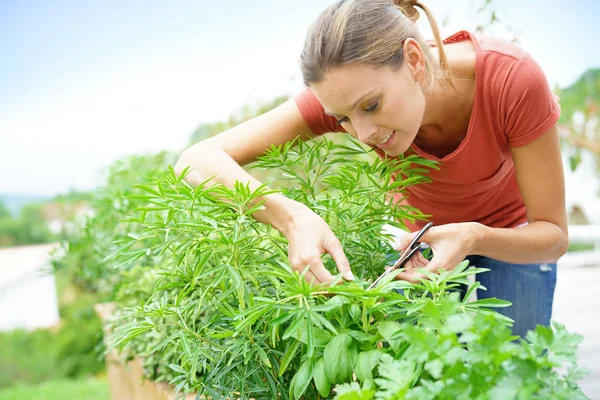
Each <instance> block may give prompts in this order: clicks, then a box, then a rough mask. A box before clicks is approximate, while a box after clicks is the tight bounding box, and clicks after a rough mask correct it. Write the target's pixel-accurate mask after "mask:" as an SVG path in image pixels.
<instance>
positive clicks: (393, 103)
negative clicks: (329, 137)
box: [311, 62, 425, 157]
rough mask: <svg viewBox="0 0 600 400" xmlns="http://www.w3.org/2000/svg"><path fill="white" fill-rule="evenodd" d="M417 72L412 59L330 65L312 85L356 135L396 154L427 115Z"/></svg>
mask: <svg viewBox="0 0 600 400" xmlns="http://www.w3.org/2000/svg"><path fill="white" fill-rule="evenodd" d="M418 73H419V71H418V69H415V68H413V66H411V64H410V63H408V62H404V63H403V66H402V67H401V68H399V69H396V70H394V69H392V68H390V67H374V66H370V65H364V64H349V65H343V66H339V67H336V68H333V69H332V70H330V71H328V72H327V73H325V77H324V79H323V80H322V81H321V82H319V83H315V84H312V85H311V89H312V90H313V92H314V93H315V95H316V96H317V98H318V99H319V101H320V102H321V104H322V105H323V107H324V108H325V112H326V113H328V114H329V115H332V116H334V117H335V118H337V119H338V121H339V122H340V124H341V125H342V127H344V129H345V130H346V131H348V132H349V133H350V134H351V135H352V136H354V137H356V138H358V139H359V140H361V141H362V142H364V143H367V144H369V145H373V146H377V147H379V148H381V149H382V150H383V151H384V152H385V153H386V154H388V155H389V156H392V157H393V156H397V155H399V154H401V153H403V152H405V151H406V150H407V149H408V147H409V146H410V144H411V143H412V142H413V140H414V139H415V136H416V135H417V132H418V131H419V128H420V126H421V122H422V121H423V114H424V110H425V97H424V94H423V91H422V89H421V86H420V85H419V83H418V79H415V77H418V75H419V74H418Z"/></svg>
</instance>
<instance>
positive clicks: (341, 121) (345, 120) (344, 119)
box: [336, 117, 348, 125]
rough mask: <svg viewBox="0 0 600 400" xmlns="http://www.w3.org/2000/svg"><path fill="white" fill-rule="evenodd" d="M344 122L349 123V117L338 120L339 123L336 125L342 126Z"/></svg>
mask: <svg viewBox="0 0 600 400" xmlns="http://www.w3.org/2000/svg"><path fill="white" fill-rule="evenodd" d="M344 122H348V117H344V118H341V119H338V120H337V122H336V124H337V125H341V124H343V123H344Z"/></svg>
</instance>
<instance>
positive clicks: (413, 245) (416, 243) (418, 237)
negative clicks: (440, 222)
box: [408, 222, 433, 249]
mask: <svg viewBox="0 0 600 400" xmlns="http://www.w3.org/2000/svg"><path fill="white" fill-rule="evenodd" d="M432 226H433V222H428V223H427V224H425V226H424V227H422V228H421V230H420V231H419V232H418V233H417V235H416V236H415V237H414V239H413V240H412V242H410V246H408V248H409V249H414V248H416V247H419V245H420V242H419V241H420V240H421V238H422V237H423V235H425V233H426V232H427V231H428V230H429V228H431V227H432Z"/></svg>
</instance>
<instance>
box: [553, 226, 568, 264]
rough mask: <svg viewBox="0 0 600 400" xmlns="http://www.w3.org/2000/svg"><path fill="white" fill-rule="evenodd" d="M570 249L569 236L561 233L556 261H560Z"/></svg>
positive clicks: (557, 245) (557, 244)
mask: <svg viewBox="0 0 600 400" xmlns="http://www.w3.org/2000/svg"><path fill="white" fill-rule="evenodd" d="M568 249H569V234H568V233H567V232H564V231H561V234H560V237H559V239H558V240H557V243H556V253H557V254H556V259H557V260H558V259H559V258H561V257H562V256H564V255H565V254H566V253H567V250H568Z"/></svg>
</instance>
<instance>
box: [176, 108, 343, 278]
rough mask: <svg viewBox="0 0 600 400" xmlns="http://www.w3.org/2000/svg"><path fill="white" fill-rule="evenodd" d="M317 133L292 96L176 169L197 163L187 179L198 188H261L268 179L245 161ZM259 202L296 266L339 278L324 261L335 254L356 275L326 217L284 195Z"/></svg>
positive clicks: (204, 145)
mask: <svg viewBox="0 0 600 400" xmlns="http://www.w3.org/2000/svg"><path fill="white" fill-rule="evenodd" d="M314 136H315V135H314V134H313V133H312V132H311V130H310V129H309V127H308V125H307V124H306V122H305V121H304V119H303V117H302V114H301V113H300V110H299V109H298V106H297V105H296V103H295V101H294V100H293V99H291V100H288V101H287V102H285V103H284V104H282V105H280V106H279V107H276V108H275V109H273V110H271V111H269V112H267V113H265V114H263V115H260V116H258V117H256V118H253V119H251V120H249V121H246V122H244V123H242V124H240V125H238V126H236V127H234V128H231V129H229V130H227V131H225V132H222V133H220V134H218V135H216V136H213V137H211V138H209V139H207V140H204V141H202V142H199V143H196V144H194V145H193V146H191V147H190V148H188V149H187V150H186V151H185V152H184V153H183V154H182V155H181V156H180V158H179V160H178V161H177V163H176V165H175V172H176V173H177V174H180V173H181V172H182V171H183V170H184V168H186V167H191V172H190V173H189V174H188V175H186V178H185V180H186V181H187V182H188V183H189V184H190V185H192V186H197V185H198V184H200V183H201V182H204V181H205V180H207V179H209V178H211V177H213V176H214V177H215V178H214V180H216V181H217V182H219V183H222V184H223V185H225V186H227V187H233V185H234V183H235V182H236V181H239V182H244V183H246V182H249V184H250V187H251V188H253V189H256V188H257V187H258V186H260V185H261V184H262V183H261V182H259V181H258V180H257V179H255V178H254V177H253V176H252V175H250V174H249V173H248V172H246V171H245V170H244V169H243V168H242V166H243V165H245V164H248V163H250V162H252V161H254V160H255V159H256V158H257V157H258V156H260V155H262V154H263V153H264V152H265V150H267V149H268V148H270V147H271V146H272V145H275V146H279V145H283V144H285V143H288V142H290V141H292V140H294V139H296V138H298V137H299V138H300V139H301V140H309V139H311V138H312V137H314ZM259 200H264V203H263V205H264V206H265V209H263V210H261V211H257V212H255V213H253V217H254V218H256V219H257V220H258V221H260V222H263V223H267V224H271V225H273V226H274V227H275V229H277V230H279V231H280V232H281V233H282V234H283V235H284V236H285V237H286V238H287V239H288V241H289V249H288V253H289V254H288V255H289V258H290V263H291V265H292V267H294V268H295V269H297V270H298V271H303V270H304V269H305V267H306V266H307V265H310V270H309V271H308V272H307V273H306V278H307V280H309V281H311V280H312V281H313V282H314V283H322V282H328V281H331V280H333V276H332V275H331V274H330V273H329V272H328V271H327V269H325V267H324V265H323V262H322V260H321V255H322V254H323V253H329V254H331V256H332V257H333V259H334V260H335V262H336V264H337V267H338V270H339V271H340V272H341V273H342V274H343V275H344V278H346V279H348V280H350V279H353V277H352V273H351V272H350V263H349V262H348V260H347V258H346V256H345V255H344V251H343V249H342V246H341V244H340V242H339V240H338V239H337V238H336V237H335V235H334V234H333V232H332V231H331V229H330V228H329V226H328V225H327V223H326V222H325V221H324V220H323V219H321V218H320V217H319V216H318V215H316V214H315V213H314V212H312V211H311V210H310V209H309V208H308V207H307V206H305V205H304V204H302V203H299V202H296V201H294V200H292V199H289V198H287V197H285V196H283V195H281V194H270V195H267V196H264V197H263V198H260V199H259Z"/></svg>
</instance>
